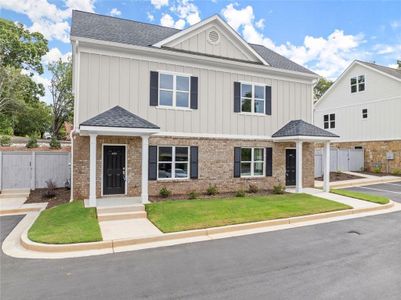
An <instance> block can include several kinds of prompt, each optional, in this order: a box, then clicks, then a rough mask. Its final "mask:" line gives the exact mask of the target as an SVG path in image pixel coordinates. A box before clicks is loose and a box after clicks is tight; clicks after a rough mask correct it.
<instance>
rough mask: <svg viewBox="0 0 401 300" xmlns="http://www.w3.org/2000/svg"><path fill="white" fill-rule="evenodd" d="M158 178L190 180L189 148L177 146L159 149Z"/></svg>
mask: <svg viewBox="0 0 401 300" xmlns="http://www.w3.org/2000/svg"><path fill="white" fill-rule="evenodd" d="M157 164H158V178H159V179H167V178H175V179H186V178H189V176H188V175H189V172H188V166H189V148H188V147H175V146H159V147H158V162H157Z"/></svg>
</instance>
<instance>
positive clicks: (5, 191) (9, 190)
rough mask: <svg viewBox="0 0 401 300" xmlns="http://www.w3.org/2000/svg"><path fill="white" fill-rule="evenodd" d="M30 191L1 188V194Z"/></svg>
mask: <svg viewBox="0 0 401 300" xmlns="http://www.w3.org/2000/svg"><path fill="white" fill-rule="evenodd" d="M30 192H31V190H30V189H3V190H1V195H3V194H7V195H10V194H21V193H25V194H29V193H30Z"/></svg>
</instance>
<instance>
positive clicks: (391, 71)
mask: <svg viewBox="0 0 401 300" xmlns="http://www.w3.org/2000/svg"><path fill="white" fill-rule="evenodd" d="M357 61H358V62H360V63H361V64H364V65H366V66H368V67H372V68H374V69H376V70H378V71H381V72H384V73H386V74H388V75H391V76H393V77H396V78H399V79H401V70H397V69H393V68H390V67H385V66H381V65H377V64H374V63H370V62H366V61H362V60H357Z"/></svg>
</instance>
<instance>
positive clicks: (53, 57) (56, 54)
mask: <svg viewBox="0 0 401 300" xmlns="http://www.w3.org/2000/svg"><path fill="white" fill-rule="evenodd" d="M69 58H71V52H67V53H65V54H62V53H61V51H60V50H59V49H58V48H52V49H50V50H49V52H47V53H46V54H45V55H44V56H43V57H42V62H43V64H45V65H48V64H50V63H52V62H55V61H58V60H59V59H61V60H62V61H64V62H65V61H67V60H68V59H69Z"/></svg>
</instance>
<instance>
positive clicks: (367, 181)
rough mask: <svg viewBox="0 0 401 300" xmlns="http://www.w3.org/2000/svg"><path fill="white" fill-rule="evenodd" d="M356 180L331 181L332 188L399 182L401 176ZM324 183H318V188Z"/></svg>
mask: <svg viewBox="0 0 401 300" xmlns="http://www.w3.org/2000/svg"><path fill="white" fill-rule="evenodd" d="M354 180H355V181H354V182H342V183H338V184H336V183H335V182H331V183H330V187H331V188H332V189H336V188H348V187H359V186H364V185H373V184H381V183H392V182H398V181H401V177H400V178H392V179H386V178H383V179H380V178H377V179H372V180H370V179H354ZM322 186H323V185H320V184H319V185H317V186H316V188H321V187H322Z"/></svg>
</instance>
